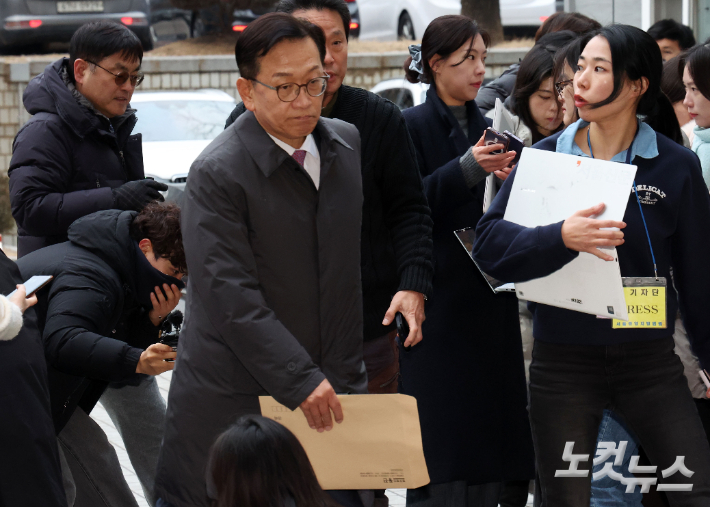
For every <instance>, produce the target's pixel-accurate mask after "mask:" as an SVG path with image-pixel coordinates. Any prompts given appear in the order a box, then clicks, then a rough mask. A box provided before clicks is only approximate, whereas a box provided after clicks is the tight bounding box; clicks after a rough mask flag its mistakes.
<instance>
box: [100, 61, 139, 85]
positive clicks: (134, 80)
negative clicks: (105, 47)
mask: <svg viewBox="0 0 710 507" xmlns="http://www.w3.org/2000/svg"><path fill="white" fill-rule="evenodd" d="M86 62H87V63H90V64H91V65H96V66H97V67H98V68H99V69H101V70H105V71H106V72H108V73H109V74H111V75H112V76H115V77H116V79H114V81H115V83H116V86H123V85H124V83H125V82H126V81H128V80H129V79H130V80H131V86H133V87H134V88H135V87H136V86H139V85H140V84H141V83H142V82H143V79H144V78H145V75H144V74H143V73H142V72H137V73H135V74H129V73H128V72H123V71H121V72H119V73H118V74H114V73H113V72H111V71H110V70H108V69H104V68H103V67H102V66H101V65H99V64H98V63H94V62H92V61H90V60H86Z"/></svg>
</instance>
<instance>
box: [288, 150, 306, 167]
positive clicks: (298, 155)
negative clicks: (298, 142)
mask: <svg viewBox="0 0 710 507" xmlns="http://www.w3.org/2000/svg"><path fill="white" fill-rule="evenodd" d="M291 156H292V157H293V158H294V160H295V161H296V162H298V163H299V164H301V167H303V162H304V161H305V160H306V150H296V151H294V152H293V155H291Z"/></svg>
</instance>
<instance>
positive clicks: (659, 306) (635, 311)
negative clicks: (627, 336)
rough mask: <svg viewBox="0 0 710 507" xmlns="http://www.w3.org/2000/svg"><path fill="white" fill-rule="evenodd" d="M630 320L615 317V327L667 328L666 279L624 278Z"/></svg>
mask: <svg viewBox="0 0 710 507" xmlns="http://www.w3.org/2000/svg"><path fill="white" fill-rule="evenodd" d="M622 281H623V284H624V298H625V299H626V309H627V311H628V313H629V320H628V322H627V321H623V320H619V319H614V320H613V321H612V324H611V327H612V328H614V329H629V328H634V329H666V327H667V326H666V279H665V278H663V277H661V278H654V277H648V278H639V277H635V278H623V279H622Z"/></svg>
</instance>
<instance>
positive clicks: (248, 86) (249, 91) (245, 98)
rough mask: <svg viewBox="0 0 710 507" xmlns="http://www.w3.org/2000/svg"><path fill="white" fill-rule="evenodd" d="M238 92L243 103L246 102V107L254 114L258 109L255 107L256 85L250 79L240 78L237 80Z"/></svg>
mask: <svg viewBox="0 0 710 507" xmlns="http://www.w3.org/2000/svg"><path fill="white" fill-rule="evenodd" d="M237 91H238V92H239V96H240V97H241V98H242V102H244V107H246V108H247V109H248V110H249V111H252V112H253V111H254V110H255V109H256V106H255V105H254V83H252V82H251V80H249V79H245V78H243V77H240V78H239V79H237Z"/></svg>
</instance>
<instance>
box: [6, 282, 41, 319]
mask: <svg viewBox="0 0 710 507" xmlns="http://www.w3.org/2000/svg"><path fill="white" fill-rule="evenodd" d="M16 289H17V292H15V293H14V294H13V295H12V296H11V297H9V298H7V299H9V300H10V303H12V304H13V305H15V306H17V307H18V308H19V309H20V311H21V312H22V313H25V310H27V309H28V308H29V307H30V306H34V305H36V304H37V296H36V295H32V297H30V298H28V297H25V296H26V295H27V289H25V286H24V285H18V286H17V287H16Z"/></svg>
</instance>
